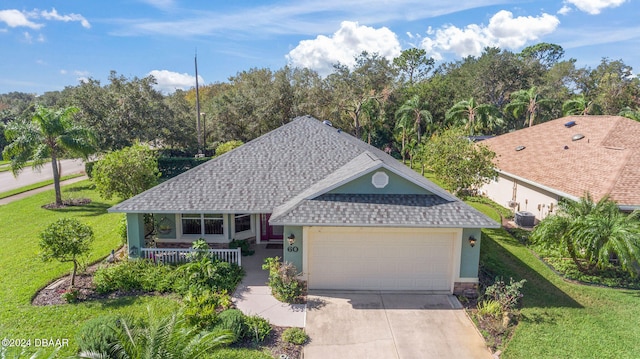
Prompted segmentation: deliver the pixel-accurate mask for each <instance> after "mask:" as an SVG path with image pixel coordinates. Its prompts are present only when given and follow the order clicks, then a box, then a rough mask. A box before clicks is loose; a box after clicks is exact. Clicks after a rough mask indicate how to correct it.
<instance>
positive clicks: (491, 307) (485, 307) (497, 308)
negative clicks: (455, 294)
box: [478, 299, 502, 318]
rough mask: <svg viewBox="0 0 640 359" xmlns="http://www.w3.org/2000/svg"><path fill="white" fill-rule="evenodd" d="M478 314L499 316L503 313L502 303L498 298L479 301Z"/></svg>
mask: <svg viewBox="0 0 640 359" xmlns="http://www.w3.org/2000/svg"><path fill="white" fill-rule="evenodd" d="M478 315H479V316H481V317H486V316H491V317H494V318H498V317H500V316H501V315H502V305H501V304H500V302H498V301H497V300H493V299H487V300H483V301H482V302H479V303H478Z"/></svg>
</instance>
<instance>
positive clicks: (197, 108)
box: [195, 51, 202, 154]
mask: <svg viewBox="0 0 640 359" xmlns="http://www.w3.org/2000/svg"><path fill="white" fill-rule="evenodd" d="M195 64H196V113H197V116H198V119H197V121H196V134H197V136H198V154H202V135H201V131H200V92H199V91H198V52H197V51H196V56H195Z"/></svg>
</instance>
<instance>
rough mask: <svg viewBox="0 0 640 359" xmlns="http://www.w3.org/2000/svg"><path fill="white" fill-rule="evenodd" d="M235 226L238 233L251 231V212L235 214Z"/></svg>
mask: <svg viewBox="0 0 640 359" xmlns="http://www.w3.org/2000/svg"><path fill="white" fill-rule="evenodd" d="M235 228H236V233H239V232H244V231H250V230H251V215H250V214H236V215H235Z"/></svg>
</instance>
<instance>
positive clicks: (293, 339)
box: [282, 328, 309, 345]
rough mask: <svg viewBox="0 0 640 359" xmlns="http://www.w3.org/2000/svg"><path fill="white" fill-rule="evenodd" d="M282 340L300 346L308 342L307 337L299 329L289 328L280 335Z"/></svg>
mask: <svg viewBox="0 0 640 359" xmlns="http://www.w3.org/2000/svg"><path fill="white" fill-rule="evenodd" d="M282 340H284V341H285V342H287V343H291V344H296V345H302V344H304V343H306V342H307V340H309V336H308V335H307V333H305V332H304V330H302V329H300V328H289V329H287V330H285V331H284V332H283V333H282Z"/></svg>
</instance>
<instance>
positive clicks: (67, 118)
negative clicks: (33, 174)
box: [2, 106, 93, 205]
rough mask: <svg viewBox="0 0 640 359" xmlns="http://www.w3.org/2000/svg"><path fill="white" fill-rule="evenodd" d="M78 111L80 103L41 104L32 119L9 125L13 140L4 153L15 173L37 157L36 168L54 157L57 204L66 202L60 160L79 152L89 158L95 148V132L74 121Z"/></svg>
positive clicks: (6, 133) (10, 137)
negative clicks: (62, 105) (57, 106)
mask: <svg viewBox="0 0 640 359" xmlns="http://www.w3.org/2000/svg"><path fill="white" fill-rule="evenodd" d="M76 112H78V108H77V107H67V108H64V109H60V110H53V109H49V108H46V107H40V106H38V107H36V111H35V114H34V115H33V117H32V119H31V121H30V122H29V121H27V122H22V121H18V120H14V121H11V122H9V124H7V127H6V129H5V136H6V137H7V139H8V140H9V141H10V143H9V144H8V145H7V146H6V147H5V148H4V151H3V153H2V155H3V157H4V158H5V159H10V160H11V170H12V171H13V175H14V176H17V175H18V174H19V173H20V172H21V171H22V170H23V169H24V167H25V165H26V164H27V161H29V160H31V161H33V167H34V168H41V167H42V166H43V165H44V163H46V162H47V161H48V160H49V159H50V160H51V167H52V169H53V183H54V188H55V191H56V204H57V205H62V195H61V193H60V171H59V168H58V165H59V164H58V160H59V159H60V158H61V157H62V156H64V155H79V156H81V157H83V158H84V159H86V158H87V156H88V155H89V154H91V153H92V152H93V145H92V140H93V137H92V135H91V133H90V132H89V131H88V130H87V129H85V128H82V127H80V126H77V125H75V124H73V123H72V121H71V118H72V116H73V115H74V114H75V113H76Z"/></svg>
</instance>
